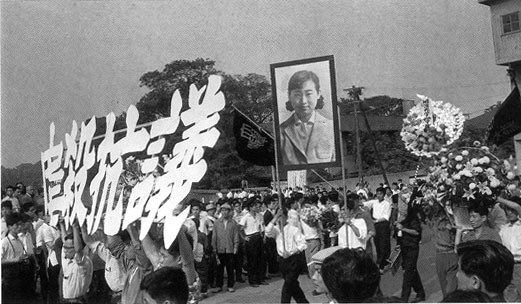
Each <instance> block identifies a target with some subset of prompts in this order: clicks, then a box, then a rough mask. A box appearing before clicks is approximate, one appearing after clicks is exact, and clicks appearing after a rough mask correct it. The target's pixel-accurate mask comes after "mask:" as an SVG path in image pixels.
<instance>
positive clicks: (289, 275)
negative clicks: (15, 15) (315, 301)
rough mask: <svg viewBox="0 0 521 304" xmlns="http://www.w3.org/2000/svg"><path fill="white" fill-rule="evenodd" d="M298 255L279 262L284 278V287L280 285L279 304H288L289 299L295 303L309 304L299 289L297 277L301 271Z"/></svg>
mask: <svg viewBox="0 0 521 304" xmlns="http://www.w3.org/2000/svg"><path fill="white" fill-rule="evenodd" d="M300 257H301V255H300V254H294V255H292V256H290V257H288V258H285V259H281V260H280V271H281V273H282V277H283V278H284V285H282V295H281V298H280V302H281V303H290V302H291V298H293V299H295V302H297V303H309V301H308V300H307V299H306V296H305V295H304V292H303V291H302V288H300V284H299V281H298V276H299V274H300V271H301V270H302V269H301V268H302V267H301V265H300Z"/></svg>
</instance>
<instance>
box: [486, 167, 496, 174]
mask: <svg viewBox="0 0 521 304" xmlns="http://www.w3.org/2000/svg"><path fill="white" fill-rule="evenodd" d="M487 174H488V175H495V174H496V171H494V169H492V168H487Z"/></svg>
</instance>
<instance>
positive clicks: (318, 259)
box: [308, 246, 343, 266]
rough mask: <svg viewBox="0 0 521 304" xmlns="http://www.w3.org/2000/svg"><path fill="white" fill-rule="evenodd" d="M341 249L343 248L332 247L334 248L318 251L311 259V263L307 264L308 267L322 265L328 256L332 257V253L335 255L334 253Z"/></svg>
mask: <svg viewBox="0 0 521 304" xmlns="http://www.w3.org/2000/svg"><path fill="white" fill-rule="evenodd" d="M342 248H343V247H342V246H334V247H329V248H326V249H322V250H320V251H319V252H317V253H315V254H314V255H313V256H312V257H311V261H310V262H309V263H308V266H310V265H313V264H322V263H324V260H325V259H326V258H327V257H328V256H330V255H332V254H333V253H335V252H336V251H338V250H340V249H342Z"/></svg>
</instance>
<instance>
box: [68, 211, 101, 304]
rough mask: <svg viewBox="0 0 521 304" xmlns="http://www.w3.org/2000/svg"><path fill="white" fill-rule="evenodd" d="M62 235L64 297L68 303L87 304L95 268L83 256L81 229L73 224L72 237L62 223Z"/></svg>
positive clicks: (86, 257)
mask: <svg viewBox="0 0 521 304" xmlns="http://www.w3.org/2000/svg"><path fill="white" fill-rule="evenodd" d="M60 228H61V234H62V241H63V247H62V259H61V263H62V269H63V278H62V296H63V300H64V301H65V302H67V303H78V304H84V303H87V299H86V295H87V291H88V290H89V286H90V283H91V281H92V272H93V266H92V261H91V260H90V258H89V257H88V256H86V255H84V254H83V243H82V239H81V234H80V227H79V226H78V224H77V222H75V223H74V224H73V227H72V235H71V234H67V232H66V230H65V224H64V222H63V221H61V222H60Z"/></svg>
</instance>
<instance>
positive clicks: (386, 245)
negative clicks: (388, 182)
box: [364, 187, 392, 273]
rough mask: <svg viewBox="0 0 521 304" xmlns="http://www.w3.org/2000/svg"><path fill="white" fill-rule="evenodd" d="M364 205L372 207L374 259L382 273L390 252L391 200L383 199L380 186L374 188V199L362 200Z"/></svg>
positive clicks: (383, 192) (382, 191)
mask: <svg viewBox="0 0 521 304" xmlns="http://www.w3.org/2000/svg"><path fill="white" fill-rule="evenodd" d="M364 206H366V207H368V208H370V209H372V216H373V219H374V221H375V224H374V228H375V230H376V235H375V238H374V243H375V247H376V260H377V264H378V267H379V268H380V273H383V272H384V268H385V266H386V265H387V264H388V263H389V262H387V259H388V258H389V255H390V254H391V227H390V224H389V218H390V217H391V211H392V209H391V202H389V201H387V200H386V199H385V189H384V188H382V187H380V188H378V189H376V199H374V200H370V201H367V202H364Z"/></svg>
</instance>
